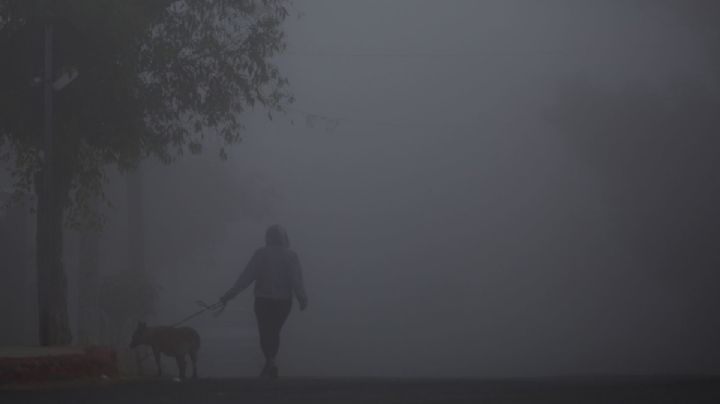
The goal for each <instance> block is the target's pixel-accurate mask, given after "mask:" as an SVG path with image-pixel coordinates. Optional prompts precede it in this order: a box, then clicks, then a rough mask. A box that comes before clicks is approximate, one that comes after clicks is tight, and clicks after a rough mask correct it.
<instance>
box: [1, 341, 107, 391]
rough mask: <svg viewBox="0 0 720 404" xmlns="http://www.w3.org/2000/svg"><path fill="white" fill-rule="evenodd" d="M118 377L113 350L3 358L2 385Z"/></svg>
mask: <svg viewBox="0 0 720 404" xmlns="http://www.w3.org/2000/svg"><path fill="white" fill-rule="evenodd" d="M117 375H118V366H117V355H116V353H115V351H114V350H113V349H112V348H92V349H88V350H87V351H86V352H85V353H83V354H65V355H49V356H37V357H19V358H14V357H13V358H0V384H24V383H42V382H53V381H68V380H77V379H86V378H96V377H98V378H99V377H102V376H107V377H115V376H117Z"/></svg>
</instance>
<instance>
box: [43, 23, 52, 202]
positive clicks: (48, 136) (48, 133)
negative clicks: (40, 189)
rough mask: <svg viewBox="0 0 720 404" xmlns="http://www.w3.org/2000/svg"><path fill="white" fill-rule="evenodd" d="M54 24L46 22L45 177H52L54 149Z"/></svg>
mask: <svg viewBox="0 0 720 404" xmlns="http://www.w3.org/2000/svg"><path fill="white" fill-rule="evenodd" d="M52 51H53V25H52V23H47V24H45V71H44V78H43V85H44V88H43V89H44V98H45V128H44V136H43V138H44V149H45V150H44V151H45V177H46V178H45V179H50V178H52V177H51V176H50V167H52V165H51V162H52V151H53V131H52V129H53V127H52V120H53V105H52V101H53V99H52V94H53V87H52V86H53V59H52V58H53V52H52ZM44 185H45V187H47V188H46V189H50V188H49V185H50V182H49V181H46V182H45V184H44Z"/></svg>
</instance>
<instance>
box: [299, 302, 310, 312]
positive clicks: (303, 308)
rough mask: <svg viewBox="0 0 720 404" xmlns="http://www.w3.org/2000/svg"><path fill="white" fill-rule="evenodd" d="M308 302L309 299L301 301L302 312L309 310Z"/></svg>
mask: <svg viewBox="0 0 720 404" xmlns="http://www.w3.org/2000/svg"><path fill="white" fill-rule="evenodd" d="M307 305H308V301H307V299H301V300H300V311H305V309H307Z"/></svg>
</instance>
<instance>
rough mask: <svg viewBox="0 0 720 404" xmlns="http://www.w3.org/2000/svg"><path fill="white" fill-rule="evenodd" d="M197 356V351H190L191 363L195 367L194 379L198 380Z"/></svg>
mask: <svg viewBox="0 0 720 404" xmlns="http://www.w3.org/2000/svg"><path fill="white" fill-rule="evenodd" d="M197 355H198V352H197V351H195V350H191V351H190V361H191V362H192V367H193V379H197V377H198V376H197Z"/></svg>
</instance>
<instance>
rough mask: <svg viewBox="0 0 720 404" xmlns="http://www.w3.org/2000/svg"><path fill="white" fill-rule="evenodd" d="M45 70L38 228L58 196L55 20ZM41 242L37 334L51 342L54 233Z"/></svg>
mask: <svg viewBox="0 0 720 404" xmlns="http://www.w3.org/2000/svg"><path fill="white" fill-rule="evenodd" d="M44 48H45V49H44V62H43V64H44V66H43V69H44V72H43V98H44V99H43V104H44V105H43V109H44V111H43V112H44V117H43V123H44V127H43V161H42V164H43V170H42V184H41V186H40V187H38V191H39V192H40V193H41V194H39V195H38V202H39V206H38V218H37V219H38V228H40V227H43V228H47V226H48V224H49V223H50V217H51V215H52V212H51V210H52V209H53V206H54V204H55V198H54V195H53V186H52V179H53V175H52V165H53V163H52V160H53V132H52V129H53V125H52V120H53V117H52V115H53V114H52V113H53V111H52V107H53V106H52V95H53V94H52V91H53V89H52V77H53V60H52V56H53V55H52V50H53V26H52V23H50V22H48V23H46V24H45V46H44ZM37 237H38V243H42V246H43V247H41V246H40V245H39V246H38V248H43V251H42V252H41V253H40V254H39V255H38V257H37V260H38V261H37V263H36V265H37V291H38V305H39V307H38V315H39V318H38V334H39V335H38V336H39V342H40V345H43V346H47V345H50V344H51V343H52V342H53V341H52V336H51V335H52V330H51V327H52V325H51V323H52V321H51V319H50V317H51V314H50V312H51V308H50V305H51V300H50V289H51V285H50V283H51V282H52V278H53V277H52V276H51V272H52V269H51V266H52V257H51V254H52V252H51V251H48V250H47V246H48V245H49V243H48V238H52V237H53V236H52V235H51V234H50V233H49V232H46V234H38V235H37Z"/></svg>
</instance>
